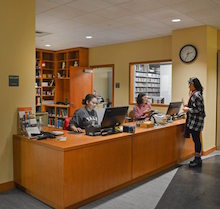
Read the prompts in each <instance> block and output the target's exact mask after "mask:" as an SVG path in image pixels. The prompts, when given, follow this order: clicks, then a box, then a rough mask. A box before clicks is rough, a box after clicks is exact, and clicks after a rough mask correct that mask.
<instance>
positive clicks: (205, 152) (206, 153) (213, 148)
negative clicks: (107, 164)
mask: <svg viewBox="0 0 220 209" xmlns="http://www.w3.org/2000/svg"><path fill="white" fill-rule="evenodd" d="M215 150H216V146H214V147H212V148H211V149H208V150H206V151H202V155H208V154H210V153H212V152H214V151H215Z"/></svg>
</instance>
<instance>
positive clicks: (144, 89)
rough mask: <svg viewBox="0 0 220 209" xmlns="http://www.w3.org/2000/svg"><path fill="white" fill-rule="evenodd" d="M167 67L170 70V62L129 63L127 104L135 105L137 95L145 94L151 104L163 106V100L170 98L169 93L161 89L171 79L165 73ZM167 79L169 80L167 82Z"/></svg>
mask: <svg viewBox="0 0 220 209" xmlns="http://www.w3.org/2000/svg"><path fill="white" fill-rule="evenodd" d="M164 66H165V67H164ZM167 67H168V68H169V69H172V64H171V62H170V61H164V62H163V61H161V62H155V63H131V64H130V81H129V83H130V88H129V91H130V92H129V103H130V104H135V103H136V98H137V96H138V94H139V93H145V94H146V95H147V97H148V99H149V100H150V101H151V103H152V104H164V103H165V99H166V101H168V100H169V98H168V97H169V96H170V97H171V92H168V91H167V90H165V89H163V87H164V83H166V82H168V80H169V79H171V77H170V75H169V74H168V73H167V72H168V71H167V69H166V68H167ZM169 72H171V71H169ZM161 73H162V74H161ZM164 73H165V74H164ZM168 77H169V79H168V80H167V78H168ZM164 91H165V93H164ZM167 92H168V93H167ZM167 94H168V95H167ZM169 94H170V95H169Z"/></svg>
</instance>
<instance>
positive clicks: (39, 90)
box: [35, 88, 41, 96]
mask: <svg viewBox="0 0 220 209" xmlns="http://www.w3.org/2000/svg"><path fill="white" fill-rule="evenodd" d="M35 91H36V96H40V92H41V89H40V88H37V89H35Z"/></svg>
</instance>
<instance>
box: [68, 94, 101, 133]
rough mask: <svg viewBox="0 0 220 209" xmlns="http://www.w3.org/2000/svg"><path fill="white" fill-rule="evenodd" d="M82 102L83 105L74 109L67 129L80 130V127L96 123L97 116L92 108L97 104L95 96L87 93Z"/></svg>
mask: <svg viewBox="0 0 220 209" xmlns="http://www.w3.org/2000/svg"><path fill="white" fill-rule="evenodd" d="M82 104H84V105H85V107H83V108H80V109H78V110H76V111H75V113H74V115H73V118H72V120H71V121H70V123H69V127H68V129H69V130H73V131H75V132H82V129H85V128H86V127H87V126H89V125H97V124H98V116H97V113H96V111H95V110H94V108H95V106H96V105H97V98H96V96H95V95H93V94H87V95H86V97H85V99H83V101H82Z"/></svg>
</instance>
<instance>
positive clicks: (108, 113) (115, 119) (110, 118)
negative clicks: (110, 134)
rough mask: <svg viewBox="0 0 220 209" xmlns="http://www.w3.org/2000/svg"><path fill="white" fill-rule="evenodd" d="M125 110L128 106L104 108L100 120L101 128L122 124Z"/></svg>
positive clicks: (126, 110)
mask: <svg viewBox="0 0 220 209" xmlns="http://www.w3.org/2000/svg"><path fill="white" fill-rule="evenodd" d="M127 112H128V106H123V107H109V108H106V109H105V113H104V116H103V119H102V122H101V128H112V127H115V126H118V125H120V124H122V123H123V122H124V119H125V116H126V115H127Z"/></svg>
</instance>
